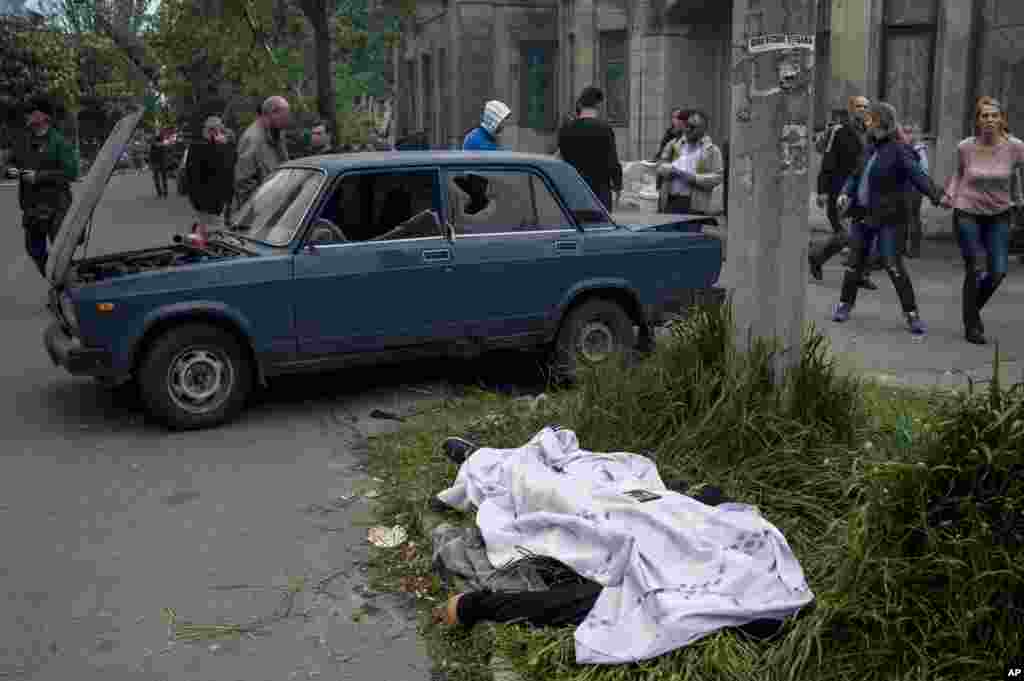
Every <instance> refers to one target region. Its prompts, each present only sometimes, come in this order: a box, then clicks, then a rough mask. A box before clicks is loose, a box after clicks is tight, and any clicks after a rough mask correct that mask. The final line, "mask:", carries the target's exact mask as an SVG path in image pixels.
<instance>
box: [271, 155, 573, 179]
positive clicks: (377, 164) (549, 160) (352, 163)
mask: <svg viewBox="0 0 1024 681" xmlns="http://www.w3.org/2000/svg"><path fill="white" fill-rule="evenodd" d="M503 163H509V164H513V165H523V164H528V165H534V166H557V165H560V164H561V163H563V162H562V161H560V160H559V159H556V158H555V157H553V156H546V155H544V154H527V153H523V152H518V151H370V152H359V153H348V154H325V155H323V156H307V157H305V158H298V159H294V160H291V161H288V162H287V163H284V164H282V165H283V166H286V167H287V166H291V167H296V166H312V167H315V168H319V169H320V170H323V171H325V172H327V173H328V174H330V175H335V174H338V173H342V172H345V171H347V170H362V169H372V168H394V167H395V166H402V167H403V168H412V167H416V166H424V167H433V166H438V165H456V164H458V165H463V164H471V165H493V164H503Z"/></svg>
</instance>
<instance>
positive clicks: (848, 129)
mask: <svg viewBox="0 0 1024 681" xmlns="http://www.w3.org/2000/svg"><path fill="white" fill-rule="evenodd" d="M869 105H870V102H869V101H868V99H867V97H861V96H854V97H850V100H849V103H848V108H849V111H850V120H849V122H848V123H846V124H844V125H842V126H840V127H839V128H838V129H837V130H836V132H835V135H833V136H832V139H831V144H830V146H829V148H828V149H827V150H826V151H825V156H824V158H823V159H822V160H821V172H819V173H818V207H819V208H825V210H826V213H827V215H828V221H829V223H830V224H831V225H832V232H833V234H832V236H831V237H829V239H828V241H826V242H825V243H824V244H823V245H820V246H817V247H815V248H813V249H811V252H810V253H809V254H808V256H807V259H808V262H809V263H810V266H811V275H812V276H813V277H814V278H815V279H817V280H818V281H821V279H822V272H821V268H822V265H824V264H825V263H826V262H827V261H828V260H829V259H830V258H832V256H834V255H836V254H837V253H839V252H840V251H842V250H843V248H845V247H846V246H847V243H848V237H847V235H846V230H845V229H844V228H843V225H842V222H841V221H840V218H839V212H838V209H837V208H836V199H837V198H839V194H840V192H841V190H842V188H843V184H845V183H846V178H848V177H849V176H850V174H851V173H853V172H854V171H855V170H856V169H857V168H858V167H859V166H860V162H861V155H862V154H863V153H864V148H865V143H866V137H867V131H866V129H865V127H864V117H865V115H866V114H867V111H868V106H869ZM866 283H867V284H868V285H869V287H870V286H873V285H871V284H870V282H866Z"/></svg>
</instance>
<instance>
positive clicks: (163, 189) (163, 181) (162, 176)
mask: <svg viewBox="0 0 1024 681" xmlns="http://www.w3.org/2000/svg"><path fill="white" fill-rule="evenodd" d="M153 185H154V186H155V187H156V195H157V196H167V168H163V167H158V166H153Z"/></svg>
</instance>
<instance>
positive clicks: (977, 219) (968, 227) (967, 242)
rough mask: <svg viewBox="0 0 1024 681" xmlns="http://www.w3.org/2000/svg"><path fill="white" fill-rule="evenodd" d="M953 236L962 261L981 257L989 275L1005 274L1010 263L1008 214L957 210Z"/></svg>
mask: <svg viewBox="0 0 1024 681" xmlns="http://www.w3.org/2000/svg"><path fill="white" fill-rule="evenodd" d="M956 236H957V241H959V242H960V254H961V255H962V256H963V258H964V262H965V263H968V264H970V263H980V262H981V261H982V259H984V260H985V262H986V265H987V268H988V273H989V276H997V275H1001V276H1004V277H1005V276H1006V272H1007V270H1008V269H1009V265H1010V214H1009V213H1000V214H999V215H972V214H971V213H964V212H962V211H958V212H957V221H956Z"/></svg>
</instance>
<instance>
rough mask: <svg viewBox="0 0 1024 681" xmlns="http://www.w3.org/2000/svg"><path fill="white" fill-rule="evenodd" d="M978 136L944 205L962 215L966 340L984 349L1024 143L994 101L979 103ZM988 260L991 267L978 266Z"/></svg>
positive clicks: (961, 149)
mask: <svg viewBox="0 0 1024 681" xmlns="http://www.w3.org/2000/svg"><path fill="white" fill-rule="evenodd" d="M974 129H975V136H974V137H968V138H967V139H965V140H964V141H962V142H961V143H960V144H959V146H958V147H957V158H958V164H957V172H956V174H955V175H954V176H953V177H952V178H950V180H949V184H948V185H947V186H946V195H945V197H944V198H943V205H946V206H947V207H948V206H952V207H953V208H954V209H956V214H957V220H956V222H957V238H958V240H959V242H960V252H961V254H962V255H963V258H964V267H965V270H966V271H965V273H964V286H963V317H964V335H965V337H966V338H967V341H968V342H969V343H975V344H978V345H984V344H985V343H986V339H985V327H984V325H983V324H982V322H981V309H982V308H983V307H984V306H985V303H987V302H988V301H989V299H990V298H991V297H992V294H993V293H995V290H996V289H997V288H998V287H999V284H1001V283H1002V282H1003V279H1004V278H1005V277H1006V271H1007V268H1008V264H1009V253H1008V251H1009V240H1010V221H1011V212H1012V209H1013V207H1014V204H1015V203H1017V202H1018V201H1019V198H1018V197H1012V196H1011V190H1012V188H1013V181H1012V180H1013V175H1014V172H1015V170H1016V169H1017V168H1019V167H1022V166H1024V142H1021V141H1020V140H1018V139H1016V138H1011V137H1010V136H1009V135H1008V133H1007V123H1006V112H1005V111H1003V108H1002V106H1001V105H1000V104H999V102H997V101H996V100H995V99H993V98H991V97H982V98H981V99H979V100H978V105H977V107H976V108H975V118H974ZM982 258H985V259H986V261H987V263H986V264H987V267H986V271H985V272H981V271H980V268H979V265H980V263H981V259H982Z"/></svg>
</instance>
